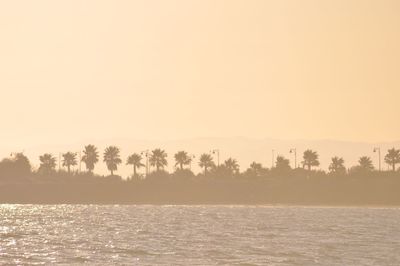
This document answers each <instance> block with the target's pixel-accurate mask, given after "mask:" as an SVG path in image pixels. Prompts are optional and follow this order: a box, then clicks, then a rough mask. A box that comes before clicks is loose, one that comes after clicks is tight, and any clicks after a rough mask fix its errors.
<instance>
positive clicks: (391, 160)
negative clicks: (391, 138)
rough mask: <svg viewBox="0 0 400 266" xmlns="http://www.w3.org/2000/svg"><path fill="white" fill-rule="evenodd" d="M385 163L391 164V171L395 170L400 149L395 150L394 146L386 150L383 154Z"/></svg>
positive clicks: (399, 161) (398, 161)
mask: <svg viewBox="0 0 400 266" xmlns="http://www.w3.org/2000/svg"><path fill="white" fill-rule="evenodd" d="M385 163H387V164H389V165H390V166H392V170H393V171H396V164H398V163H400V150H396V149H395V148H392V149H390V150H388V153H387V154H386V156H385Z"/></svg>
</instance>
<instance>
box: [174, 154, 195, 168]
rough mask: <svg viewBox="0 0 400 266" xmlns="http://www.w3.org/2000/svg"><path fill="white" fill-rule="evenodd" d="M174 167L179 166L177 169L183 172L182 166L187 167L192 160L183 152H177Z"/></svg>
mask: <svg viewBox="0 0 400 266" xmlns="http://www.w3.org/2000/svg"><path fill="white" fill-rule="evenodd" d="M174 157H175V162H176V163H175V166H178V165H179V168H180V169H181V170H183V166H184V165H189V164H190V163H191V162H192V158H190V156H189V155H188V154H187V152H185V151H179V152H177V153H176V154H175V155H174Z"/></svg>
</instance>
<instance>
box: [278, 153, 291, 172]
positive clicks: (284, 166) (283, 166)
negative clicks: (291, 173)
mask: <svg viewBox="0 0 400 266" xmlns="http://www.w3.org/2000/svg"><path fill="white" fill-rule="evenodd" d="M275 169H276V170H290V161H289V160H288V159H286V158H285V157H283V156H281V155H278V156H277V157H276V163H275Z"/></svg>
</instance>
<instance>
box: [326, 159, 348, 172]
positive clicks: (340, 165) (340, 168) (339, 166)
mask: <svg viewBox="0 0 400 266" xmlns="http://www.w3.org/2000/svg"><path fill="white" fill-rule="evenodd" d="M329 171H330V172H331V173H335V174H343V173H345V172H346V167H344V160H343V158H339V157H337V156H335V157H333V158H332V162H331V164H330V165H329Z"/></svg>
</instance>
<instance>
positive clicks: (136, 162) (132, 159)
mask: <svg viewBox="0 0 400 266" xmlns="http://www.w3.org/2000/svg"><path fill="white" fill-rule="evenodd" d="M126 164H127V165H129V164H130V165H132V166H133V176H134V177H136V168H140V167H142V166H144V164H142V156H140V154H137V153H134V154H132V155H130V156H129V157H128V159H127V161H126Z"/></svg>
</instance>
